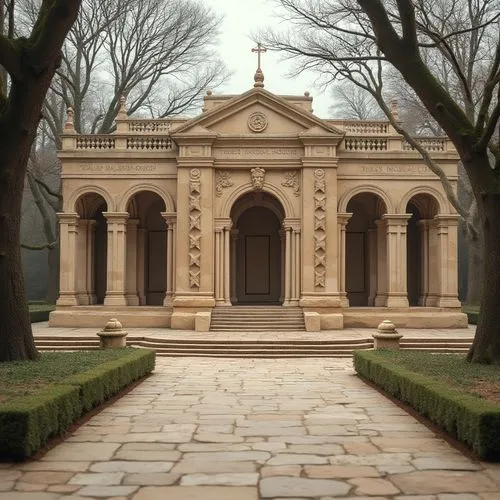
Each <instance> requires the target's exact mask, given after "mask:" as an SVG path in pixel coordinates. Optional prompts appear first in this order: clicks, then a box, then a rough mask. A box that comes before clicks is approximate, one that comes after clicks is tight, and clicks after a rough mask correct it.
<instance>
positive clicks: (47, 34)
mask: <svg viewBox="0 0 500 500" xmlns="http://www.w3.org/2000/svg"><path fill="white" fill-rule="evenodd" d="M12 5H13V4H12ZM79 7H80V2H79V1H78V0H43V1H42V2H41V5H40V8H39V10H38V16H37V19H36V22H35V23H34V25H33V27H32V28H31V30H30V31H29V33H27V35H28V36H26V37H22V38H17V37H15V36H14V35H12V36H9V35H10V34H11V33H9V34H8V35H5V34H3V32H2V33H1V34H0V65H1V66H2V67H3V68H4V69H5V71H6V73H8V75H9V80H10V82H9V85H7V86H6V85H5V83H4V82H3V81H2V82H1V84H0V297H2V300H0V318H2V321H1V322H0V361H11V360H20V359H36V358H37V356H38V353H37V350H36V348H35V344H34V341H33V335H32V331H31V324H30V319H29V312H28V307H27V304H26V297H25V291H24V282H23V275H22V268H21V250H20V219H21V203H22V194H23V188H24V178H25V173H26V168H27V163H28V158H29V154H30V151H31V146H32V143H33V141H34V139H35V137H36V133H37V127H38V123H39V121H40V117H41V109H42V105H43V101H44V98H45V94H46V92H47V89H48V88H49V85H50V82H51V80H52V77H53V75H54V73H55V70H56V68H57V66H58V64H59V61H60V58H61V47H62V44H63V42H64V38H65V37H66V35H67V33H68V31H69V29H70V28H71V25H72V24H73V22H74V21H75V18H76V16H77V12H78V9H79ZM5 89H7V91H5Z"/></svg>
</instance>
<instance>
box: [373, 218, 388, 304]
mask: <svg viewBox="0 0 500 500" xmlns="http://www.w3.org/2000/svg"><path fill="white" fill-rule="evenodd" d="M375 225H376V226H377V229H376V231H377V293H376V295H375V301H374V304H373V305H374V306H376V307H383V306H385V304H386V301H387V251H386V247H387V240H386V233H385V222H384V221H383V220H376V221H375Z"/></svg>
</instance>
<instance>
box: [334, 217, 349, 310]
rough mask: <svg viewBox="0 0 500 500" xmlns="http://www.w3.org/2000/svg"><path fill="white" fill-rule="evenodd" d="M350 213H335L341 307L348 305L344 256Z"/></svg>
mask: <svg viewBox="0 0 500 500" xmlns="http://www.w3.org/2000/svg"><path fill="white" fill-rule="evenodd" d="M351 217H352V213H338V214H337V228H338V235H337V238H338V239H337V241H338V251H337V269H338V273H339V274H338V282H339V294H340V305H341V306H342V307H349V299H348V298H347V292H346V289H345V256H346V236H345V232H346V226H347V223H348V222H349V219H350V218H351Z"/></svg>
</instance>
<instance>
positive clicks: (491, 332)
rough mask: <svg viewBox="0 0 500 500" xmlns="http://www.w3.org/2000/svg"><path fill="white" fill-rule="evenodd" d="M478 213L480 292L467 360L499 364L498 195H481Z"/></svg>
mask: <svg viewBox="0 0 500 500" xmlns="http://www.w3.org/2000/svg"><path fill="white" fill-rule="evenodd" d="M479 210H480V214H481V219H482V224H483V242H484V265H483V269H484V275H483V276H484V278H483V293H482V299H481V314H480V316H479V322H478V325H477V329H476V336H475V338H474V342H473V344H472V347H471V348H470V350H469V353H468V355H467V359H468V360H469V361H472V362H474V363H485V364H486V363H487V364H493V363H495V364H500V307H499V304H500V224H499V222H498V221H500V193H484V194H483V195H482V200H481V201H480V202H479Z"/></svg>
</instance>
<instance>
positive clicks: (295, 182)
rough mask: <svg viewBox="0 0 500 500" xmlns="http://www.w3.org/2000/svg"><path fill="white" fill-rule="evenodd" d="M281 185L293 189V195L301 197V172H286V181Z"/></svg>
mask: <svg viewBox="0 0 500 500" xmlns="http://www.w3.org/2000/svg"><path fill="white" fill-rule="evenodd" d="M281 185H282V186H285V187H291V188H293V194H294V195H295V196H300V182H299V172H298V171H297V170H292V171H291V172H285V180H284V181H283V182H282V183H281Z"/></svg>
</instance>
